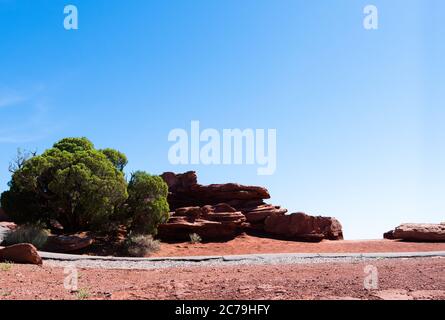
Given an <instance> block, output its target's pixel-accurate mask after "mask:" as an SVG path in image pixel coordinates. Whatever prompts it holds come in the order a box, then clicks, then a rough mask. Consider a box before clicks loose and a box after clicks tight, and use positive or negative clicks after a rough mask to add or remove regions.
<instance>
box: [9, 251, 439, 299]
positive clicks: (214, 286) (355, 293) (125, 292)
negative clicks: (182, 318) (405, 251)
mask: <svg viewBox="0 0 445 320" xmlns="http://www.w3.org/2000/svg"><path fill="white" fill-rule="evenodd" d="M369 264H372V265H373V266H375V267H377V270H378V289H376V290H366V289H365V288H364V285H363V281H364V278H365V275H366V274H365V272H364V268H365V266H366V265H369ZM444 268H445V259H444V258H425V259H389V260H373V261H368V262H360V263H330V264H294V265H256V266H247V265H240V266H233V267H189V268H170V269H157V270H97V269H80V270H79V289H80V290H79V292H71V291H68V290H66V289H65V288H64V285H63V281H64V277H65V276H66V275H65V274H64V272H63V271H64V270H63V269H61V268H51V267H48V266H45V265H44V266H43V267H38V266H29V265H26V266H25V265H13V266H12V267H11V268H10V269H9V270H4V269H3V270H0V299H352V298H353V299H382V298H383V299H445V272H444Z"/></svg>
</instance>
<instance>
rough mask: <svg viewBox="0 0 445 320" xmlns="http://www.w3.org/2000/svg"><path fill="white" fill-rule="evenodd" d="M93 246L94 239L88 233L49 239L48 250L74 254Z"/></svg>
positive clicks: (54, 236)
mask: <svg viewBox="0 0 445 320" xmlns="http://www.w3.org/2000/svg"><path fill="white" fill-rule="evenodd" d="M92 244H93V239H92V238H91V237H90V236H88V234H86V233H80V234H75V235H59V236H56V235H53V236H50V237H49V238H48V242H47V244H46V249H47V250H48V251H50V252H61V253H65V252H72V251H78V250H81V249H84V248H86V247H89V246H90V245H92Z"/></svg>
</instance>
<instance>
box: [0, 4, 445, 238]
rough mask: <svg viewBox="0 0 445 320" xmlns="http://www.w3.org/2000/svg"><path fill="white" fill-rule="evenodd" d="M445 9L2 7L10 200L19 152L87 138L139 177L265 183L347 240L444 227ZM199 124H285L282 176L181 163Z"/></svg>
mask: <svg viewBox="0 0 445 320" xmlns="http://www.w3.org/2000/svg"><path fill="white" fill-rule="evenodd" d="M67 4H74V5H76V6H77V7H78V9H79V30H77V31H66V30H65V29H64V28H63V18H64V15H63V8H64V6H65V5H67ZM367 4H374V5H376V6H377V7H378V9H379V15H380V21H379V22H380V25H379V29H378V30H375V31H367V30H365V29H364V28H363V26H362V20H363V18H364V15H363V12H362V11H363V8H364V6H365V5H367ZM444 15H445V3H444V2H443V1H442V0H436V1H434V0H417V1H414V0H411V1H410V0H403V1H402V0H391V1H389V0H387V1H381V0H373V1H371V0H366V1H361V0H355V1H351V0H336V1H323V0H317V1H307V0H301V1H300V0H267V1H266V0H243V1H239V0H224V1H216V0H215V1H208V0H207V1H204V0H201V1H196V0H190V1H182V0H178V1H174V0H169V1H148V0H140V1H136V0H129V1H123V0H121V1H115V0H94V1H91V0H77V1H74V0H72V1H68V0H66V1H60V0H36V1H23V0H22V1H19V0H0V119H1V120H0V190H5V189H6V188H7V185H6V184H7V181H8V180H9V173H8V171H7V168H8V163H9V161H10V160H11V158H13V156H14V154H15V152H16V149H17V148H24V149H37V150H38V151H40V152H41V151H43V150H45V149H46V148H48V147H50V146H51V145H52V144H53V143H54V142H55V141H57V140H58V139H60V138H62V137H66V136H87V137H88V138H90V139H91V140H92V141H93V142H94V143H95V144H96V146H97V147H101V148H102V147H113V148H116V149H119V150H121V151H123V152H125V153H126V154H127V156H128V157H129V159H130V163H129V166H128V171H129V172H130V171H133V170H136V169H143V170H146V171H149V172H151V173H161V172H163V171H186V170H197V171H198V172H199V178H200V181H201V182H202V183H214V182H215V183H216V182H229V181H234V182H240V183H244V184H254V185H264V186H266V187H267V188H268V189H269V190H270V192H271V194H272V199H271V202H272V203H274V204H280V205H282V206H284V207H287V208H288V209H289V210H290V211H291V212H294V211H305V212H307V213H310V214H321V215H328V216H335V217H337V218H338V219H339V220H340V221H341V222H342V224H343V226H344V231H345V236H346V238H348V239H358V238H380V237H381V234H382V233H383V232H385V231H387V230H388V229H391V228H393V227H394V226H396V225H398V224H400V223H401V222H440V221H445V201H444V199H445V196H444V194H445V170H444V166H445V150H444V149H445V148H444V146H445V142H444V141H445V140H444V139H445V127H444V120H445V109H444V101H445V90H444V88H445V81H444V77H445V76H444V74H445V61H444V59H443V57H444V56H445V42H444V41H443V35H444V34H445V27H444V23H443V18H444ZM191 120H199V121H200V122H201V126H202V127H204V128H216V129H223V128H241V129H243V128H263V129H268V128H271V129H277V148H278V153H277V170H276V172H275V174H274V175H272V176H257V174H256V167H253V166H180V167H177V166H173V165H171V164H169V162H168V158H167V153H168V149H169V147H170V146H171V143H169V142H168V141H167V136H168V133H169V131H170V130H172V129H174V128H184V129H187V128H189V126H190V121H191Z"/></svg>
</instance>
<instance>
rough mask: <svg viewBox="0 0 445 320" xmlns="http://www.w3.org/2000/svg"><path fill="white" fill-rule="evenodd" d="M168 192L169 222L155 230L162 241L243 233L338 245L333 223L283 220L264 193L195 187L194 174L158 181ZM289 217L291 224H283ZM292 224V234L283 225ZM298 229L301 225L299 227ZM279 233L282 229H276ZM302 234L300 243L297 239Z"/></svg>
mask: <svg viewBox="0 0 445 320" xmlns="http://www.w3.org/2000/svg"><path fill="white" fill-rule="evenodd" d="M161 177H162V178H163V179H164V181H165V182H166V183H167V185H168V187H169V195H168V202H169V205H170V209H171V210H173V212H172V213H171V217H170V220H169V221H168V222H167V223H165V224H161V225H160V226H159V228H158V236H159V237H160V238H161V239H165V240H189V235H190V234H192V233H197V234H199V236H200V237H201V238H202V239H203V240H205V241H208V240H210V241H212V240H225V239H230V238H234V237H236V236H237V235H238V234H240V233H242V232H254V233H258V232H259V233H262V234H263V235H266V236H267V235H270V236H271V237H275V236H278V237H283V236H287V235H288V234H291V237H289V238H293V239H295V240H307V239H308V238H311V239H317V240H321V239H341V238H342V233H341V225H340V223H338V221H337V220H335V219H333V218H321V217H310V216H306V215H305V218H304V219H300V218H298V217H297V218H295V217H291V216H286V215H285V214H286V212H287V209H284V208H281V207H280V206H274V205H271V204H266V203H265V202H264V199H269V198H270V195H269V192H268V191H267V189H265V188H263V187H258V186H244V185H240V184H236V183H226V184H211V185H207V186H204V185H200V184H198V179H197V176H196V173H195V172H193V171H190V172H186V173H183V174H175V173H172V172H166V173H164V174H162V175H161ZM288 217H291V218H288ZM288 222H292V223H293V224H292V226H291V229H292V228H293V229H292V231H290V229H289V230H287V229H286V230H285V229H284V225H285V224H286V223H288ZM300 223H301V225H299V224H300ZM280 228H281V229H280ZM300 231H301V232H302V237H296V236H295V235H296V233H298V232H300Z"/></svg>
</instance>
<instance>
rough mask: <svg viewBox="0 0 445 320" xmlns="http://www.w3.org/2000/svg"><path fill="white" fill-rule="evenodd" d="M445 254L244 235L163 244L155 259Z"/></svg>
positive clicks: (409, 245)
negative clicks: (280, 255)
mask: <svg viewBox="0 0 445 320" xmlns="http://www.w3.org/2000/svg"><path fill="white" fill-rule="evenodd" d="M417 251H445V243H415V242H401V241H397V240H345V241H322V242H320V243H307V242H295V241H283V240H274V239H268V238H258V237H252V236H248V235H242V236H240V237H237V238H235V239H234V240H231V241H228V242H221V243H198V244H190V243H187V242H185V243H176V244H169V243H162V244H161V250H160V251H159V252H157V253H156V254H154V255H153V256H154V257H174V256H199V255H205V256H206V255H234V254H235V255H236V254H249V253H348V252H349V253H364V252H369V253H372V252H417Z"/></svg>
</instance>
